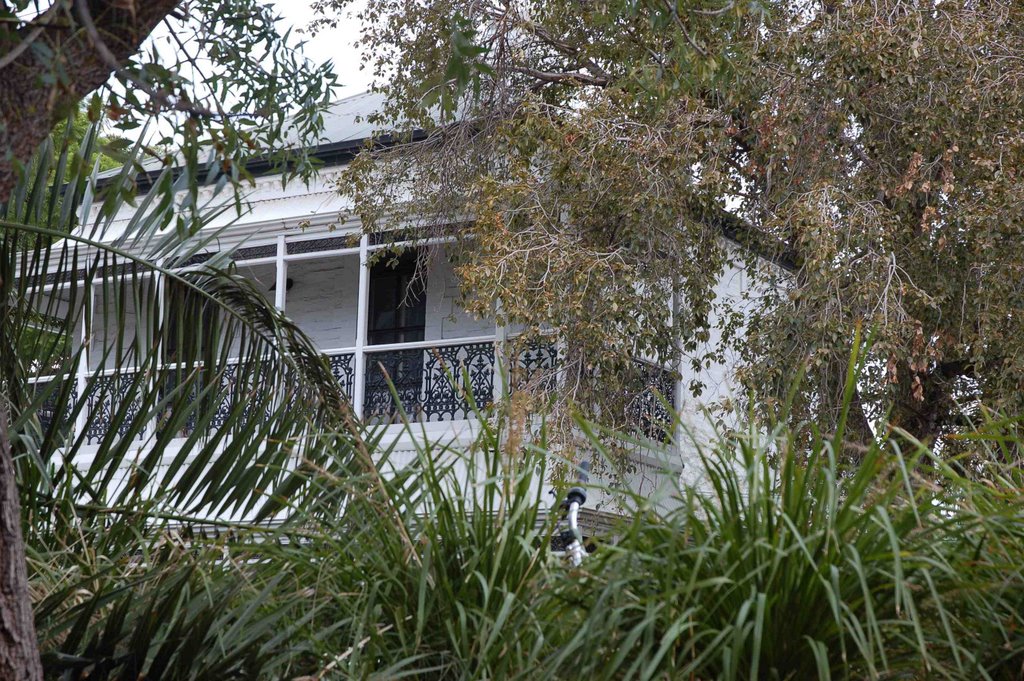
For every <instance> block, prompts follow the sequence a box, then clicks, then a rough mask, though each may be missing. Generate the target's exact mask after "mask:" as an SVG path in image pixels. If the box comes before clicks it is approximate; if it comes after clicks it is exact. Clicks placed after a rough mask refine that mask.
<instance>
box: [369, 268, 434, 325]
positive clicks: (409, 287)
mask: <svg viewBox="0 0 1024 681" xmlns="http://www.w3.org/2000/svg"><path fill="white" fill-rule="evenodd" d="M425 285H426V282H425V281H424V279H423V277H422V276H421V277H419V278H417V277H416V253H405V254H403V255H402V256H401V257H400V258H398V259H397V261H396V259H395V258H393V257H385V258H384V259H382V260H381V261H380V262H378V263H376V264H375V265H373V267H372V268H371V269H370V318H369V323H370V328H369V337H368V341H369V344H370V345H382V344H384V343H413V342H415V341H421V340H423V331H424V328H425V326H426V316H427V315H426V313H427V295H426V289H425Z"/></svg>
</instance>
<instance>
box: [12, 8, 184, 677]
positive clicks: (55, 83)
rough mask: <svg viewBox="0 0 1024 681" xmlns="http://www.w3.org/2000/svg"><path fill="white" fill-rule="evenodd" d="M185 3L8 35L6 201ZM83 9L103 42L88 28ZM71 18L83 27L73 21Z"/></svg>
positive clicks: (103, 11)
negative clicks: (30, 166)
mask: <svg viewBox="0 0 1024 681" xmlns="http://www.w3.org/2000/svg"><path fill="white" fill-rule="evenodd" d="M180 1H181V0H145V1H144V2H138V1H137V0H136V1H133V2H124V0H76V2H74V3H72V4H73V5H74V6H75V12H74V13H72V14H71V15H64V14H63V10H61V9H60V8H59V7H56V8H55V9H52V10H50V11H47V12H43V13H42V14H41V15H40V16H39V17H37V18H36V19H35V20H34V21H32V22H31V23H29V24H28V25H27V26H25V27H23V28H22V29H20V30H18V31H13V32H10V33H7V34H4V36H3V37H4V38H5V41H4V44H5V46H6V49H0V58H2V57H4V56H6V55H7V54H12V53H13V52H14V50H18V49H20V50H21V51H20V52H19V53H18V56H17V58H15V59H14V60H13V61H11V62H10V63H8V64H6V65H4V66H3V67H2V68H0V203H3V202H4V201H6V200H7V197H8V196H9V194H10V192H11V190H12V189H13V188H14V186H15V184H16V183H17V181H18V174H19V172H20V170H19V169H20V167H21V164H23V163H25V162H26V161H28V159H29V158H30V157H31V156H32V153H33V152H34V151H35V150H36V148H37V147H38V146H39V145H40V144H41V143H42V142H43V140H45V139H46V138H47V136H48V135H49V134H50V132H51V131H52V130H53V128H54V126H55V125H56V124H57V123H59V122H60V121H62V120H64V119H65V118H66V117H67V115H68V114H69V113H70V112H72V111H74V108H75V106H77V105H78V102H79V101H80V100H81V99H82V98H83V97H85V96H86V95H88V94H89V93H90V92H93V91H94V90H96V89H97V88H99V87H100V86H102V85H103V84H104V83H106V82H107V80H108V79H109V78H110V76H111V74H113V73H114V72H115V70H116V69H118V68H120V67H121V66H123V65H124V64H127V63H128V61H129V60H130V59H131V57H132V55H134V54H135V53H136V52H138V51H139V47H140V46H141V45H142V43H143V41H145V40H146V38H147V37H149V34H150V33H151V32H152V31H153V29H154V28H155V27H156V26H157V25H158V24H159V23H160V22H161V21H162V20H163V19H164V17H166V16H167V15H168V14H169V13H170V12H171V10H173V9H174V8H175V6H177V5H178V3H179V2H180ZM83 5H84V6H86V7H87V8H88V12H89V17H90V18H91V19H92V22H91V25H92V26H94V27H95V29H96V34H97V35H98V36H99V38H100V41H101V42H102V45H99V46H98V45H97V44H96V41H95V40H94V39H93V38H90V37H89V35H88V33H89V32H88V31H87V30H85V29H84V26H83V25H82V24H84V23H85V21H86V19H85V17H84V16H83V14H82V11H81V10H82V6H83ZM72 17H73V18H74V19H75V20H77V21H79V22H80V23H79V24H71V23H70V21H68V19H70V18H72ZM61 22H63V23H61ZM37 48H39V49H37ZM111 60H113V62H114V63H112V62H111ZM4 681H6V679H4Z"/></svg>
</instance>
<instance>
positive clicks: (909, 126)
mask: <svg viewBox="0 0 1024 681" xmlns="http://www.w3.org/2000/svg"><path fill="white" fill-rule="evenodd" d="M316 4H317V6H318V8H319V9H320V11H321V13H322V15H323V16H322V18H321V20H320V23H321V24H322V25H329V24H330V23H331V21H332V20H334V17H336V16H337V15H336V14H335V13H336V11H337V10H339V9H340V8H342V7H344V6H346V5H348V4H350V3H349V2H348V0H320V2H318V3H316ZM1022 11H1024V9H1022V7H1021V5H1020V3H1017V2H1011V1H1009V0H998V1H996V2H990V3H970V2H963V3H946V2H909V1H906V0H883V1H881V2H860V1H857V0H850V1H847V2H831V1H829V2H820V3H819V2H805V1H802V0H777V1H775V0H772V1H765V2H755V1H750V2H744V1H741V0H684V1H681V2H666V1H663V0H643V1H640V2H632V1H629V2H627V1H621V2H617V1H612V2H602V3H581V2H576V1H575V0H564V1H555V2H535V1H530V0H524V1H513V0H490V1H484V2H474V3H458V2H452V1H451V0H431V1H429V2H409V1H407V0H387V1H385V2H378V3H373V4H372V5H371V6H369V7H367V8H366V9H365V10H363V11H362V14H361V17H362V21H363V31H364V32H363V37H362V39H361V41H362V44H363V46H364V47H365V48H366V61H367V65H368V66H369V67H370V68H371V69H373V70H374V72H375V74H376V76H377V85H376V87H378V88H379V89H380V90H382V91H383V92H385V93H386V95H387V105H386V107H385V108H384V113H383V115H382V118H386V119H398V118H402V117H404V118H405V119H406V120H408V121H409V123H408V127H409V128H410V129H415V128H417V127H419V128H431V129H433V130H434V132H433V133H432V134H430V135H428V136H426V137H425V138H424V139H422V140H419V141H416V142H415V143H413V144H409V145H400V146H397V147H388V148H385V149H378V150H377V151H375V152H373V153H372V154H368V155H367V156H366V157H365V158H363V159H361V160H360V161H357V162H356V163H355V164H353V166H352V170H351V172H350V174H349V178H348V179H347V182H346V183H343V184H342V191H345V192H348V193H351V194H352V195H353V196H354V197H355V199H356V205H357V209H358V210H359V211H360V212H361V214H362V215H364V216H365V217H367V218H368V222H369V224H370V225H371V226H373V225H374V224H376V222H381V221H386V220H393V219H395V216H397V217H398V219H406V220H409V221H414V222H415V221H419V222H421V223H422V224H424V225H436V224H452V223H454V222H458V223H460V224H461V223H465V222H467V221H469V226H468V227H467V228H466V229H464V230H462V232H461V233H462V234H465V235H467V237H468V238H467V239H465V240H464V244H465V245H466V248H465V249H463V250H464V260H463V266H462V268H461V270H460V273H461V275H462V277H463V281H464V283H465V285H466V289H467V291H468V292H469V295H470V296H471V305H476V306H477V307H478V309H481V310H483V309H486V308H488V307H490V306H492V305H494V304H495V303H496V301H500V303H501V304H500V306H499V308H498V309H499V316H502V317H504V318H505V319H507V320H508V321H510V322H513V323H520V324H523V325H525V326H526V327H528V328H533V329H542V328H550V327H554V328H555V329H556V330H557V331H558V332H559V334H561V335H562V336H563V337H565V338H566V339H567V346H568V347H569V348H578V349H579V352H577V353H576V356H575V358H573V357H570V358H569V359H570V362H573V361H575V365H576V366H577V367H578V368H580V369H581V371H579V372H578V375H579V377H580V379H581V383H580V385H581V386H583V385H587V384H588V379H587V376H590V377H592V380H590V381H589V385H590V388H589V390H587V389H583V390H580V391H579V393H580V394H579V396H580V398H581V400H582V401H583V402H584V403H586V402H587V401H594V400H597V401H598V402H599V401H601V400H602V399H604V397H605V396H606V395H608V394H612V395H614V394H616V393H617V392H618V391H617V390H616V389H615V386H614V383H611V384H610V383H609V377H610V376H612V375H614V374H615V373H616V370H617V369H618V368H620V367H621V366H623V365H624V363H625V360H624V358H625V357H626V356H628V355H629V354H631V353H636V352H638V351H639V352H642V353H646V354H656V355H658V356H660V357H663V358H668V357H672V356H673V355H679V354H682V355H683V356H684V357H685V358H687V359H688V360H689V361H691V362H692V363H693V364H694V367H695V368H698V367H699V366H700V365H702V364H704V363H705V362H706V361H708V360H716V359H720V358H721V357H722V356H723V353H724V352H726V351H727V350H730V349H732V350H736V351H738V352H740V353H741V354H742V356H743V358H744V362H743V366H742V367H741V371H740V373H739V378H740V379H741V383H740V384H741V385H743V386H744V387H745V388H746V389H748V390H750V391H752V394H754V395H755V398H754V400H753V406H754V407H755V408H756V409H757V410H758V411H759V412H761V413H762V414H764V415H766V416H767V415H770V414H771V413H773V412H776V411H777V410H778V409H780V408H781V405H782V404H783V403H784V402H785V400H786V398H787V391H788V390H789V389H790V387H791V386H792V384H793V381H794V379H795V378H796V377H797V376H799V375H804V376H805V380H804V382H803V383H802V388H801V390H800V391H799V392H798V393H797V394H796V404H797V405H799V406H800V408H799V409H793V410H789V411H787V413H788V414H790V415H791V416H792V417H793V418H795V419H802V418H807V417H813V418H816V419H818V420H819V422H820V423H821V426H822V427H823V428H825V429H829V428H834V427H835V426H836V424H837V423H838V414H839V413H840V409H839V405H840V404H841V400H842V394H843V377H844V375H845V367H846V359H847V357H848V356H849V348H850V343H851V342H852V337H853V332H854V328H855V327H856V326H857V325H862V326H863V327H864V328H866V329H873V333H874V340H875V346H874V351H873V355H872V361H871V362H869V363H868V364H867V365H866V373H865V376H864V377H863V378H862V380H861V382H860V384H859V386H858V395H857V400H856V404H857V405H858V409H857V410H856V413H855V414H854V420H855V422H856V423H857V424H858V425H859V427H858V428H857V429H856V430H855V431H853V432H851V434H850V435H851V437H859V438H866V437H869V436H870V435H871V433H872V429H873V426H874V424H872V423H870V421H877V420H879V419H882V418H885V417H887V418H888V421H889V422H890V423H891V424H892V425H895V426H899V427H902V428H905V429H907V430H909V431H910V432H912V433H914V434H915V435H917V436H919V437H921V438H923V439H934V438H937V437H940V436H941V435H943V434H947V433H951V432H954V431H957V430H959V429H962V428H964V427H965V426H966V425H967V424H968V422H969V421H970V419H971V418H974V417H976V416H977V415H978V413H979V410H980V409H982V408H983V406H987V407H997V408H1001V409H1006V410H1010V411H1017V410H1019V409H1020V408H1021V407H1022V406H1024V404H1022V403H1021V399H1022V398H1021V395H1024V391H1021V390H1020V388H1021V384H1020V380H1021V376H1024V371H1022V367H1021V365H1020V362H1021V357H1022V356H1024V353H1022V352H1021V348H1020V345H1019V341H1020V339H1021V338H1024V334H1022V333H1021V326H1020V324H1021V318H1020V314H1019V311H1020V309H1021V302H1022V301H1021V300H1020V287H1019V286H1018V285H1017V282H1018V280H1019V276H1018V274H1017V273H1019V271H1020V268H1021V260H1020V257H1019V255H1018V254H1019V249H1017V248H1015V247H1014V246H1013V244H1015V243H1016V242H1017V241H1019V240H1020V236H1021V227H1020V225H1021V221H1020V215H1019V210H1020V206H1021V205H1024V204H1022V202H1021V190H1022V185H1021V183H1020V181H1019V177H1018V174H1019V173H1018V172H1017V170H1016V169H1017V168H1019V167H1020V165H1021V163H1020V161H1021V158H1020V154H1021V144H1020V139H1021V137H1020V130H1021V127H1022V126H1021V120H1020V115H1021V114H1020V112H1021V111H1022V110H1024V109H1022V107H1021V104H1022V101H1021V99H1022V95H1024V87H1022V85H1021V83H1022V82H1024V70H1022V64H1024V60H1022V56H1024V54H1022V51H1021V50H1022V45H1024V40H1022V38H1024V36H1022V35H1021V26H1022V25H1024V24H1022V22H1021V18H1022V16H1021V12H1022ZM438 123H446V125H440V126H439V125H437V124H438ZM387 187H390V188H391V189H392V191H388V190H387V189H386V188H387ZM470 219H471V220H470ZM375 221H376V222H375ZM723 233H724V234H725V235H726V236H728V237H730V238H732V239H734V240H737V241H739V242H741V243H742V244H743V245H744V246H745V247H746V248H747V249H748V250H746V251H745V252H744V251H736V250H734V249H731V248H728V247H725V246H724V244H723V241H722V240H721V239H720V236H721V235H722V234H723ZM751 252H752V253H755V254H756V255H757V257H754V258H751V257H750V256H749V254H750V253H751ZM730 258H733V259H737V260H745V262H746V264H747V265H748V266H749V267H750V271H751V273H752V274H753V275H754V276H756V277H758V278H759V279H760V280H761V281H762V282H765V275H767V277H768V278H769V280H768V281H767V282H765V283H767V284H769V285H767V286H763V287H755V288H753V289H752V291H753V294H752V299H751V300H749V301H747V302H746V303H745V304H742V305H741V306H740V307H741V308H742V314H740V310H739V308H737V307H726V306H721V305H720V304H719V303H716V300H715V295H714V289H713V284H714V282H715V281H716V279H717V278H718V277H719V276H720V272H721V271H722V268H723V265H724V263H726V262H727V261H728V260H729V259H730ZM765 260H768V261H771V262H774V263H775V264H776V265H777V266H774V267H768V268H764V267H761V266H760V265H761V264H763V263H764V261H765ZM772 279H774V280H775V281H772ZM776 283H782V284H784V285H783V286H776V285H775V284H776ZM673 297H674V298H675V299H676V300H677V301H685V302H683V304H681V305H677V314H675V315H671V316H670V315H669V314H668V313H667V310H669V309H670V308H671V306H672V305H671V301H672V298H673ZM733 303H734V301H730V304H733ZM716 306H717V309H716ZM715 327H717V331H718V332H719V333H717V334H716V333H714V331H716V328H715ZM744 329H746V330H748V331H749V332H744ZM711 339H715V342H709V341H711ZM574 384H575V383H572V382H571V383H570V385H574ZM691 387H692V388H694V390H695V392H696V391H699V390H700V389H701V386H700V385H694V386H691ZM598 411H600V413H602V414H604V415H605V416H607V415H608V414H609V411H608V410H604V411H601V410H598Z"/></svg>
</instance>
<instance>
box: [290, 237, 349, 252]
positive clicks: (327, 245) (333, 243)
mask: <svg viewBox="0 0 1024 681" xmlns="http://www.w3.org/2000/svg"><path fill="white" fill-rule="evenodd" d="M357 244H358V240H357ZM351 246H352V244H351V243H350V242H349V237H344V236H332V237H325V238H323V239H306V240H304V241H289V242H288V244H287V248H288V254H289V255H295V254H296V253H316V252H318V251H338V250H341V249H343V248H350V247H351Z"/></svg>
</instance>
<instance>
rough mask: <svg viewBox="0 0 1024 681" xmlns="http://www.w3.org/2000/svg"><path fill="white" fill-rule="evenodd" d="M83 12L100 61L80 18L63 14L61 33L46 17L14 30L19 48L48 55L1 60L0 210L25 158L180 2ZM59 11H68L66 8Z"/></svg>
mask: <svg viewBox="0 0 1024 681" xmlns="http://www.w3.org/2000/svg"><path fill="white" fill-rule="evenodd" d="M82 4H84V5H87V10H88V16H89V17H90V18H92V19H94V22H93V24H94V25H93V28H94V29H95V30H96V32H97V33H98V34H99V35H101V36H106V38H105V40H102V41H100V42H101V43H103V45H104V47H105V48H106V54H104V53H102V49H103V48H99V47H97V45H96V43H95V42H94V40H93V39H92V38H91V37H90V36H89V35H88V33H89V32H88V31H87V30H83V28H84V27H81V26H79V25H77V23H76V20H81V14H80V13H76V14H78V16H77V17H76V16H73V15H72V14H71V13H70V12H68V13H67V14H68V16H69V19H71V21H69V22H68V25H67V26H63V27H61V26H55V25H54V24H53V23H52V17H50V16H49V15H48V14H47V13H44V14H41V15H40V16H39V17H37V18H36V19H35V20H34V21H31V22H29V23H28V24H26V25H25V26H23V27H22V28H21V29H19V30H18V33H20V34H23V36H24V38H23V39H22V41H20V42H22V43H23V42H24V41H25V40H27V39H28V37H29V36H33V39H34V40H36V41H37V42H39V43H40V44H42V45H44V46H45V47H46V48H47V49H46V50H30V49H22V50H20V52H19V53H18V54H16V55H14V56H13V57H12V56H11V51H10V50H8V51H7V52H6V53H5V54H4V55H3V57H0V58H2V59H4V61H5V65H6V67H5V68H4V69H3V70H2V71H0V202H3V201H6V199H7V197H8V195H9V194H10V192H11V189H12V188H13V187H14V185H15V183H16V181H17V173H18V169H19V167H20V164H21V163H24V162H25V161H27V160H28V159H29V158H30V157H31V155H32V153H33V152H34V151H35V149H36V147H38V146H39V144H40V143H42V142H43V140H45V139H46V137H47V135H49V134H50V131H51V130H52V129H53V127H54V126H55V125H56V124H57V122H59V121H61V120H63V119H64V118H65V117H66V116H67V113H68V112H69V111H70V110H71V109H72V108H73V107H74V106H76V105H77V103H78V102H79V101H80V100H81V99H82V98H83V97H84V96H85V95H87V94H89V93H90V92H92V91H94V90H95V89H97V88H98V87H100V86H102V85H103V84H104V83H105V82H107V80H108V79H109V78H110V76H111V75H112V74H114V73H116V72H117V71H118V69H120V68H123V66H124V65H125V64H127V63H128V60H129V59H131V57H132V55H134V54H135V53H136V52H138V50H139V48H140V46H141V45H142V43H143V41H145V40H146V38H147V37H149V34H150V33H151V32H152V30H153V28H155V27H156V25H157V24H158V23H159V22H160V21H161V20H163V18H164V17H165V16H167V14H169V13H170V12H171V11H172V10H173V9H174V8H175V7H176V6H177V5H178V4H179V0H147V2H138V3H132V7H131V8H130V9H125V8H124V7H125V3H123V2H117V1H116V0H88V2H86V3H82ZM59 5H60V7H61V9H62V10H67V9H68V5H67V3H63V2H62V3H59ZM56 6H57V5H55V7H56ZM43 27H45V28H48V29H50V30H47V31H43V32H41V33H40V32H39V31H38V29H40V28H43ZM19 44H20V43H19ZM11 49H16V48H11ZM55 76H56V77H55Z"/></svg>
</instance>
